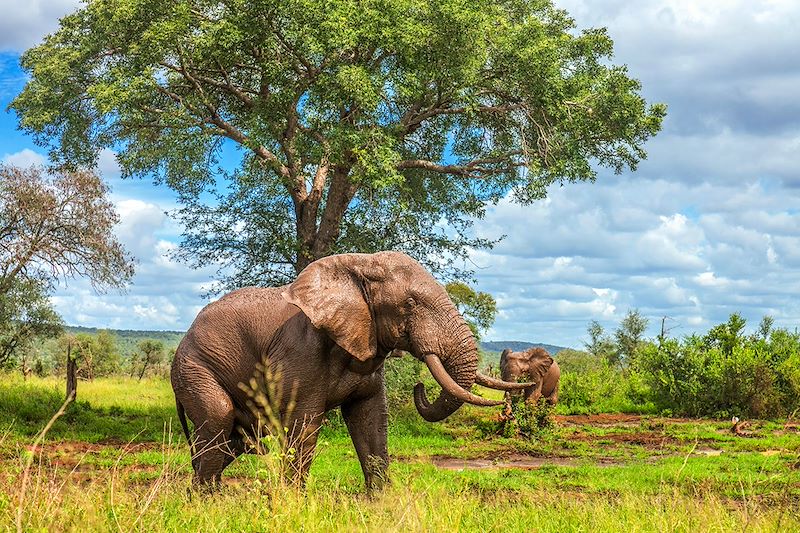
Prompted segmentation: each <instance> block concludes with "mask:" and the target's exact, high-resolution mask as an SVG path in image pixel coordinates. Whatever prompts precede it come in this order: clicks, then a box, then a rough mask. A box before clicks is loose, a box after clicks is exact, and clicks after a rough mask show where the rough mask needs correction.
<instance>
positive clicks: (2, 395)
mask: <svg viewBox="0 0 800 533" xmlns="http://www.w3.org/2000/svg"><path fill="white" fill-rule="evenodd" d="M0 379H2V381H1V382H0V469H1V470H2V472H3V475H0V523H3V524H6V525H8V526H11V527H13V524H14V523H15V522H16V521H17V517H18V516H19V521H20V524H21V525H22V527H23V529H25V530H75V529H82V530H86V529H89V530H108V529H123V530H128V529H146V530H148V531H164V530H204V531H207V530H220V529H226V530H254V529H255V530H304V531H330V530H346V531H351V530H355V531H362V530H369V531H372V530H380V531H401V530H402V531H408V530H411V531H430V530H442V529H447V530H509V529H511V530H531V529H536V530H539V531H570V530H582V529H585V528H587V527H592V528H600V529H602V530H618V529H626V530H637V531H664V530H668V531H673V530H678V531H690V530H691V531H695V530H720V531H728V530H737V529H741V528H743V527H746V528H747V529H752V530H755V531H762V530H763V531H788V530H795V529H797V528H798V527H800V522H798V516H800V514H799V513H798V510H800V509H799V508H798V505H797V502H798V501H800V453H799V450H800V432H798V428H797V424H796V423H795V424H794V425H793V423H792V422H788V423H783V422H780V423H775V422H760V423H755V422H754V424H753V426H752V434H751V435H749V436H748V437H741V436H737V435H734V434H733V433H731V432H730V429H729V424H728V423H724V422H723V423H719V422H715V421H711V420H696V421H676V420H671V419H663V418H658V417H639V416H630V415H620V416H616V417H614V416H610V415H600V416H597V417H594V418H589V417H581V416H577V417H566V416H563V415H557V416H556V417H555V424H554V426H552V427H551V428H550V429H549V430H547V431H545V432H540V433H538V434H536V435H535V436H534V438H532V439H530V440H522V439H518V438H511V439H509V438H505V437H502V436H500V435H485V434H483V433H482V432H481V430H480V427H481V424H485V423H488V422H489V421H491V420H492V419H493V418H494V417H496V416H497V414H498V413H497V411H495V410H490V409H479V408H471V407H465V408H462V409H461V410H459V412H458V413H456V415H454V416H453V417H451V419H448V420H447V421H446V422H444V423H438V424H429V423H426V422H424V421H421V419H420V418H419V417H418V416H415V415H414V414H413V413H401V414H399V415H398V416H397V417H395V418H393V420H392V422H391V426H390V437H389V446H390V454H391V456H392V465H391V468H390V473H391V476H392V480H393V483H392V484H391V485H389V486H388V487H387V488H385V489H384V490H383V491H382V492H380V493H378V494H377V495H375V496H374V497H372V498H365V497H363V495H362V491H363V479H362V477H361V471H360V467H359V463H358V460H357V458H356V456H355V452H354V451H353V447H352V444H351V443H350V441H349V437H348V435H347V433H346V430H345V429H344V427H343V426H341V425H333V424H328V425H326V426H324V427H323V432H322V434H321V435H320V439H319V446H318V453H317V457H316V459H315V462H314V464H313V466H312V469H311V475H310V478H309V484H308V487H307V490H306V491H305V492H297V491H296V490H295V489H293V488H291V487H286V486H284V485H282V484H281V482H280V478H279V477H277V476H274V475H273V467H272V466H271V461H272V460H273V459H274V458H272V457H271V456H269V455H267V456H243V457H241V458H240V459H238V460H237V461H236V462H234V464H233V465H231V467H230V468H229V469H228V470H227V471H226V473H225V476H224V479H225V481H226V484H225V487H223V489H222V490H221V491H220V492H218V493H216V494H214V495H211V496H208V495H198V494H194V493H191V492H187V490H186V489H187V487H188V485H189V481H190V478H191V466H190V458H189V454H188V446H187V445H186V443H185V442H184V439H183V437H182V435H175V431H174V428H175V423H174V417H175V412H174V405H173V400H172V395H171V391H170V387H169V383H168V382H167V381H164V380H161V379H144V380H142V381H141V382H138V381H137V380H136V379H135V378H134V379H130V378H98V379H95V380H94V381H93V382H87V383H85V384H84V385H82V386H83V396H84V398H85V399H84V400H82V401H79V402H77V403H76V404H74V405H72V406H70V407H69V408H68V410H67V413H66V414H65V415H64V417H62V418H61V419H59V420H57V421H56V422H55V423H54V424H53V427H52V429H51V431H50V433H49V434H48V435H47V437H46V439H45V441H44V444H43V446H42V447H41V448H40V449H31V448H30V444H31V443H32V442H33V439H34V435H35V434H36V433H37V432H38V431H39V430H40V429H41V428H42V427H43V426H44V425H45V424H46V423H47V421H48V419H49V418H50V416H52V414H53V413H54V412H55V410H57V409H58V406H59V405H60V402H61V396H62V395H61V393H60V390H56V389H55V387H56V386H57V385H58V382H57V381H54V380H53V379H45V380H42V379H38V378H32V379H31V380H29V381H28V382H23V381H22V380H21V377H19V375H13V376H5V377H2V378H0ZM178 433H179V432H178ZM32 452H33V453H32ZM28 461H31V463H30V467H29V468H28V470H27V471H28V475H29V478H30V481H29V483H28V484H27V488H26V490H25V491H22V490H21V488H22V485H21V481H22V477H23V475H24V473H25V471H26V464H29V463H28ZM198 499H200V500H199V501H202V505H198ZM18 513H19V514H18Z"/></svg>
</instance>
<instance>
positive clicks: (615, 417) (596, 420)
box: [553, 414, 642, 427]
mask: <svg viewBox="0 0 800 533" xmlns="http://www.w3.org/2000/svg"><path fill="white" fill-rule="evenodd" d="M553 418H554V419H555V420H556V422H558V423H559V424H564V425H572V426H585V425H591V426H599V427H603V426H628V427H630V426H638V425H639V424H640V423H641V421H642V417H641V416H640V415H623V414H598V415H555V416H554V417H553Z"/></svg>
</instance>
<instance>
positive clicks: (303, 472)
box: [284, 412, 324, 487]
mask: <svg viewBox="0 0 800 533" xmlns="http://www.w3.org/2000/svg"><path fill="white" fill-rule="evenodd" d="M323 416H324V414H323V413H321V412H318V413H305V414H298V415H297V416H293V417H292V419H291V420H290V421H289V422H288V424H287V426H286V442H285V443H284V448H285V450H284V452H285V453H286V462H285V465H284V474H285V477H286V479H287V481H289V482H290V483H292V484H294V485H298V486H300V487H304V486H305V483H306V478H307V477H308V471H309V469H310V468H311V461H312V460H313V459H314V450H315V449H316V447H317V437H318V436H319V428H320V426H321V425H322V418H323Z"/></svg>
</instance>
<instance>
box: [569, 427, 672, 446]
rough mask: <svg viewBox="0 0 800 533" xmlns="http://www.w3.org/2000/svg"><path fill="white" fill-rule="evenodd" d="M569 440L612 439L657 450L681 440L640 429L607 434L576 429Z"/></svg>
mask: <svg viewBox="0 0 800 533" xmlns="http://www.w3.org/2000/svg"><path fill="white" fill-rule="evenodd" d="M569 440H578V441H611V442H612V443H615V444H631V445H635V446H643V447H645V448H647V449H649V450H656V449H659V448H663V447H664V446H668V445H674V444H678V443H679V442H680V441H678V439H676V438H675V437H671V436H669V435H666V434H664V433H658V432H655V431H640V432H635V433H609V434H606V435H595V434H592V433H585V432H583V431H576V432H575V433H573V434H572V435H571V436H570V437H569Z"/></svg>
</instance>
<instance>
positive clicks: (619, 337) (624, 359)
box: [613, 309, 649, 365]
mask: <svg viewBox="0 0 800 533" xmlns="http://www.w3.org/2000/svg"><path fill="white" fill-rule="evenodd" d="M648 322H649V320H647V318H645V317H644V316H642V314H641V313H640V312H639V310H638V309H633V310H629V311H628V313H627V314H626V315H625V318H623V319H622V322H620V324H619V327H618V328H617V329H616V331H614V340H615V341H616V344H617V354H616V361H613V363H615V364H620V363H622V364H625V365H630V364H632V363H633V362H634V361H635V360H636V353H637V352H638V351H639V349H640V348H641V345H642V342H643V337H644V332H645V330H646V329H647V324H648Z"/></svg>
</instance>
